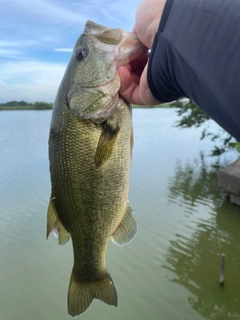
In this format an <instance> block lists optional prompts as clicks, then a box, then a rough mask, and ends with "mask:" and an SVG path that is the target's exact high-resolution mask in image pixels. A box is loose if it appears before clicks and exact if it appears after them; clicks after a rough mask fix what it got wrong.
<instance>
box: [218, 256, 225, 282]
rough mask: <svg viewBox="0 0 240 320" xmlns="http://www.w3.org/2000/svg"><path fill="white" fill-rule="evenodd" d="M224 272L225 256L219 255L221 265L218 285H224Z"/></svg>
mask: <svg viewBox="0 0 240 320" xmlns="http://www.w3.org/2000/svg"><path fill="white" fill-rule="evenodd" d="M224 270H225V254H224V253H222V254H221V265H220V280H219V282H220V284H221V285H223V284H224Z"/></svg>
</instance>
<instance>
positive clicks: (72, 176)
mask: <svg viewBox="0 0 240 320" xmlns="http://www.w3.org/2000/svg"><path fill="white" fill-rule="evenodd" d="M144 52H146V48H145V47H144V46H143V45H142V44H141V43H140V41H139V39H138V38H137V36H136V35H134V34H131V33H127V32H124V31H122V30H121V29H109V28H107V27H104V26H101V25H98V24H96V23H94V22H91V21H88V22H87V23H86V26H85V30H84V32H83V33H82V34H81V36H80V37H79V39H78V40H77V42H76V45H75V47H74V50H73V54H72V57H71V60H70V62H69V64H68V67H67V69H66V72H65V75H64V77H63V80H62V82H61V85H60V87H59V90H58V93H57V97H56V99H55V102H54V107H53V112H52V121H51V127H50V137H49V159H50V173H51V183H52V191H51V197H50V203H49V207H48V215H47V237H48V236H49V234H50V233H51V231H53V232H54V233H55V234H57V235H58V242H59V244H65V243H66V242H67V241H68V240H69V239H70V237H71V238H72V244H73V254H74V265H73V269H72V274H71V277H70V284H69V289H68V312H69V314H70V315H71V316H76V315H79V314H81V313H83V312H84V311H86V309H87V308H88V307H89V305H90V304H91V302H92V300H93V299H100V300H102V301H103V302H105V303H107V304H109V305H113V306H115V307H116V306H117V293H116V289H115V286H114V284H113V281H112V278H111V276H110V274H109V273H108V272H107V269H106V266H105V255H106V250H107V245H108V241H109V239H110V238H111V239H112V240H113V242H115V243H116V244H118V245H120V246H122V245H125V244H127V243H128V242H130V241H131V240H132V239H133V238H134V236H135V234H136V231H137V226H136V222H135V220H134V216H133V212H132V209H131V207H130V205H129V202H128V191H129V174H130V166H131V152H132V146H133V131H132V118H131V107H130V105H129V104H127V103H126V101H124V100H123V99H122V98H121V97H120V96H119V94H118V90H119V87H120V80H119V76H118V73H117V67H118V66H119V65H124V64H127V63H128V62H129V61H130V60H132V59H135V58H138V57H140V56H141V55H142V54H143V53H144Z"/></svg>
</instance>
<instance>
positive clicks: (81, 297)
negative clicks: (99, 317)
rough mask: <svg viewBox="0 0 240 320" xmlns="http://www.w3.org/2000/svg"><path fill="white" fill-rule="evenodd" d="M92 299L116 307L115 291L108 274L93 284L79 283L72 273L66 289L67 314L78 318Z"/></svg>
mask: <svg viewBox="0 0 240 320" xmlns="http://www.w3.org/2000/svg"><path fill="white" fill-rule="evenodd" d="M93 299H99V300H102V301H103V302H105V303H107V304H109V305H111V306H115V307H117V291H116V289H115V286H114V283H113V281H112V278H111V276H110V274H109V273H106V275H105V277H104V278H102V279H101V280H98V281H94V282H79V281H78V279H76V277H75V276H74V274H73V273H72V275H71V278H70V284H69V289H68V313H69V314H70V315H71V316H72V317H75V316H78V315H80V314H81V313H83V312H85V311H86V310H87V309H88V307H89V306H90V304H91V303H92V300H93Z"/></svg>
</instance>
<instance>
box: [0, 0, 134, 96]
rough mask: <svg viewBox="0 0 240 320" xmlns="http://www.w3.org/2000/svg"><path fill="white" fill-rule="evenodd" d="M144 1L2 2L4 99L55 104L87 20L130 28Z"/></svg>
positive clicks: (0, 71) (0, 39)
mask: <svg viewBox="0 0 240 320" xmlns="http://www.w3.org/2000/svg"><path fill="white" fill-rule="evenodd" d="M139 3H140V0H128V1H127V0H119V1H118V0H115V1H110V0H35V1H34V0H0V5H1V19H0V35H1V37H0V102H6V101H12V100H25V101H47V102H53V100H54V98H55V95H56V92H57V88H58V86H59V83H60V81H61V79H62V76H63V73H64V71H65V68H66V65H67V63H68V61H69V59H70V56H71V50H72V48H73V46H74V44H75V41H76V40H77V38H78V37H79V35H80V34H81V33H82V31H83V29H84V25H85V23H86V21H87V20H93V21H94V22H97V23H99V24H103V25H106V26H109V27H113V28H115V27H119V28H122V29H125V30H127V31H131V30H132V27H133V24H134V17H135V11H136V9H137V7H138V4H139Z"/></svg>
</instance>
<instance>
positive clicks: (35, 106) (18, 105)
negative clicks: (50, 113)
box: [0, 101, 53, 110]
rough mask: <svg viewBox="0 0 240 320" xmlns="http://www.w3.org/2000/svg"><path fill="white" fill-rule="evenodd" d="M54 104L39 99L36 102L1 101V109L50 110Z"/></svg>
mask: <svg viewBox="0 0 240 320" xmlns="http://www.w3.org/2000/svg"><path fill="white" fill-rule="evenodd" d="M52 107H53V104H52V103H47V102H42V101H37V102H34V103H31V102H30V103H29V102H26V101H10V102H5V103H0V110H50V109H52Z"/></svg>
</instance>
